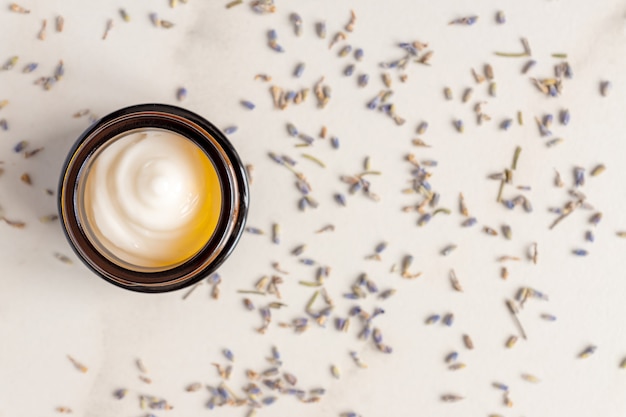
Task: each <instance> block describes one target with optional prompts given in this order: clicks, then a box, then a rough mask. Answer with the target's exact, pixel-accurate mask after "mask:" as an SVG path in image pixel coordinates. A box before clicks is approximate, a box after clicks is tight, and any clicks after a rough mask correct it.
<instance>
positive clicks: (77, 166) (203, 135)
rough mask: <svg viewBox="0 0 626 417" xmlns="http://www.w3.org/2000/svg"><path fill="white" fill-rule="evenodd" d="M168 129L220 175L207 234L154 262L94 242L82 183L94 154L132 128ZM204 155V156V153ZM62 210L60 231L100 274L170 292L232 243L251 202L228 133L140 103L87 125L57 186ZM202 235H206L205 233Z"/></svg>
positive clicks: (191, 116) (211, 267)
mask: <svg viewBox="0 0 626 417" xmlns="http://www.w3.org/2000/svg"><path fill="white" fill-rule="evenodd" d="M150 131H159V132H168V134H175V135H177V136H182V137H183V138H185V139H188V140H189V141H191V142H192V143H193V144H194V145H195V146H197V147H198V149H199V150H200V151H201V152H202V153H203V158H204V156H206V157H208V160H209V161H210V164H211V166H212V168H213V169H214V170H215V173H216V174H217V180H218V181H217V182H218V183H219V192H220V195H221V204H220V205H219V214H218V215H216V217H217V220H216V222H215V223H214V228H212V229H211V230H212V232H211V233H210V234H208V235H206V241H205V242H204V241H203V242H197V243H198V245H199V246H198V247H199V248H200V249H199V250H197V252H195V253H194V254H192V255H191V256H190V257H188V258H185V259H182V260H181V261H180V262H176V263H173V264H171V265H165V266H158V267H156V266H155V267H151V266H146V265H140V264H133V262H129V261H128V260H127V259H126V260H125V259H124V258H120V257H119V256H117V255H116V253H115V252H114V251H109V250H107V246H106V245H105V244H103V243H102V242H101V240H99V239H100V238H99V237H98V234H97V233H95V232H94V230H96V229H97V226H96V225H95V224H90V223H92V220H91V217H90V216H89V215H87V214H86V212H87V211H86V207H85V206H86V205H88V203H86V201H87V200H86V196H85V187H86V185H85V184H86V182H87V178H88V176H89V173H90V169H91V168H92V167H93V166H94V163H95V161H97V160H98V156H100V155H101V154H102V152H104V150H106V149H107V148H108V147H109V146H111V145H112V144H113V143H115V142H116V141H117V140H119V139H121V138H124V137H125V136H128V135H130V134H132V133H133V132H150ZM204 159H206V158H204ZM58 195H59V200H58V203H59V213H60V218H61V223H62V225H63V228H64V231H65V235H66V236H67V239H68V241H69V242H70V244H71V246H72V248H73V249H74V252H76V254H77V255H78V257H79V258H80V259H81V260H82V261H83V262H84V263H85V264H86V265H87V266H88V267H89V268H90V269H91V270H92V271H94V272H95V273H96V274H97V275H99V276H100V277H102V278H104V279H105V280H107V281H108V282H110V283H112V284H115V285H117V286H119V287H122V288H126V289H129V290H133V291H140V292H165V291H173V290H177V289H180V288H184V287H186V286H189V285H192V284H194V283H196V282H198V281H199V280H201V279H202V278H204V277H206V276H207V275H209V274H210V273H212V272H213V271H215V270H216V269H217V268H218V267H219V266H220V265H221V264H222V263H223V262H224V261H225V260H226V258H227V257H228V256H229V255H230V253H231V252H232V251H233V249H234V248H235V246H236V244H237V242H238V240H239V238H240V236H241V234H242V232H243V229H244V225H245V221H246V215H247V211H248V203H249V191H248V182H247V177H246V171H245V167H244V166H243V164H242V163H241V161H240V159H239V157H238V155H237V153H236V151H235V149H234V148H233V146H232V144H231V143H230V142H229V141H228V139H227V138H226V137H225V136H224V134H223V133H221V132H220V131H219V130H218V129H217V128H216V127H215V126H214V125H213V124H211V123H210V122H208V121H207V120H205V119H204V118H202V117H200V116H199V115H197V114H195V113H192V112H190V111H188V110H185V109H182V108H180V107H175V106H170V105H165V104H141V105H136V106H131V107H127V108H124V109H121V110H118V111H116V112H113V113H111V114H109V115H108V116H105V117H103V118H102V119H100V120H99V121H98V122H96V123H95V124H93V125H92V126H91V127H89V128H88V129H87V130H86V131H85V132H84V133H83V134H82V135H81V136H80V137H79V138H78V140H77V141H76V144H75V145H74V147H73V148H72V150H71V151H70V152H69V155H68V158H67V161H66V163H65V166H64V169H63V173H62V175H61V180H60V184H59V194H58ZM203 240H204V239H203Z"/></svg>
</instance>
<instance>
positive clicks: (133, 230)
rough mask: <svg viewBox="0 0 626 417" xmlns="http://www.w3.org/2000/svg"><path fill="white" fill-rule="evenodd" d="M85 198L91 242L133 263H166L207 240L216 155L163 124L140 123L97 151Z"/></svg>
mask: <svg viewBox="0 0 626 417" xmlns="http://www.w3.org/2000/svg"><path fill="white" fill-rule="evenodd" d="M84 203H85V204H84V206H85V212H86V215H87V219H88V223H89V226H90V229H91V231H92V234H93V236H91V237H90V239H92V241H96V242H98V243H99V244H100V245H101V246H103V247H104V248H106V249H107V250H108V251H109V252H110V253H111V254H113V255H114V256H115V257H117V258H119V259H121V260H122V261H124V262H127V263H129V264H131V265H135V266H140V267H165V266H173V265H176V264H179V263H181V262H183V261H184V260H186V259H188V258H190V257H191V256H193V255H194V254H195V253H197V252H198V250H200V249H201V248H202V247H203V246H204V244H205V243H206V242H207V241H208V239H209V238H210V236H211V235H212V233H213V231H214V230H215V227H216V225H217V219H218V217H219V212H220V207H221V188H220V186H219V180H218V178H217V173H216V171H215V168H214V167H213V165H212V163H211V161H210V160H209V158H208V157H207V156H206V154H204V153H203V152H202V150H201V149H200V148H198V147H197V146H196V145H195V144H194V143H193V142H191V141H190V140H188V139H186V138H185V137H183V136H181V135H178V134H176V133H174V132H170V131H166V130H143V131H136V132H134V133H130V134H127V135H125V136H123V137H121V138H120V139H117V140H115V141H114V142H113V143H111V144H110V145H109V146H107V147H106V148H105V149H103V150H102V151H101V152H100V153H99V154H98V155H97V156H96V158H95V160H94V162H93V164H92V165H91V167H90V168H89V171H88V173H87V178H86V183H85V192H84Z"/></svg>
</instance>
